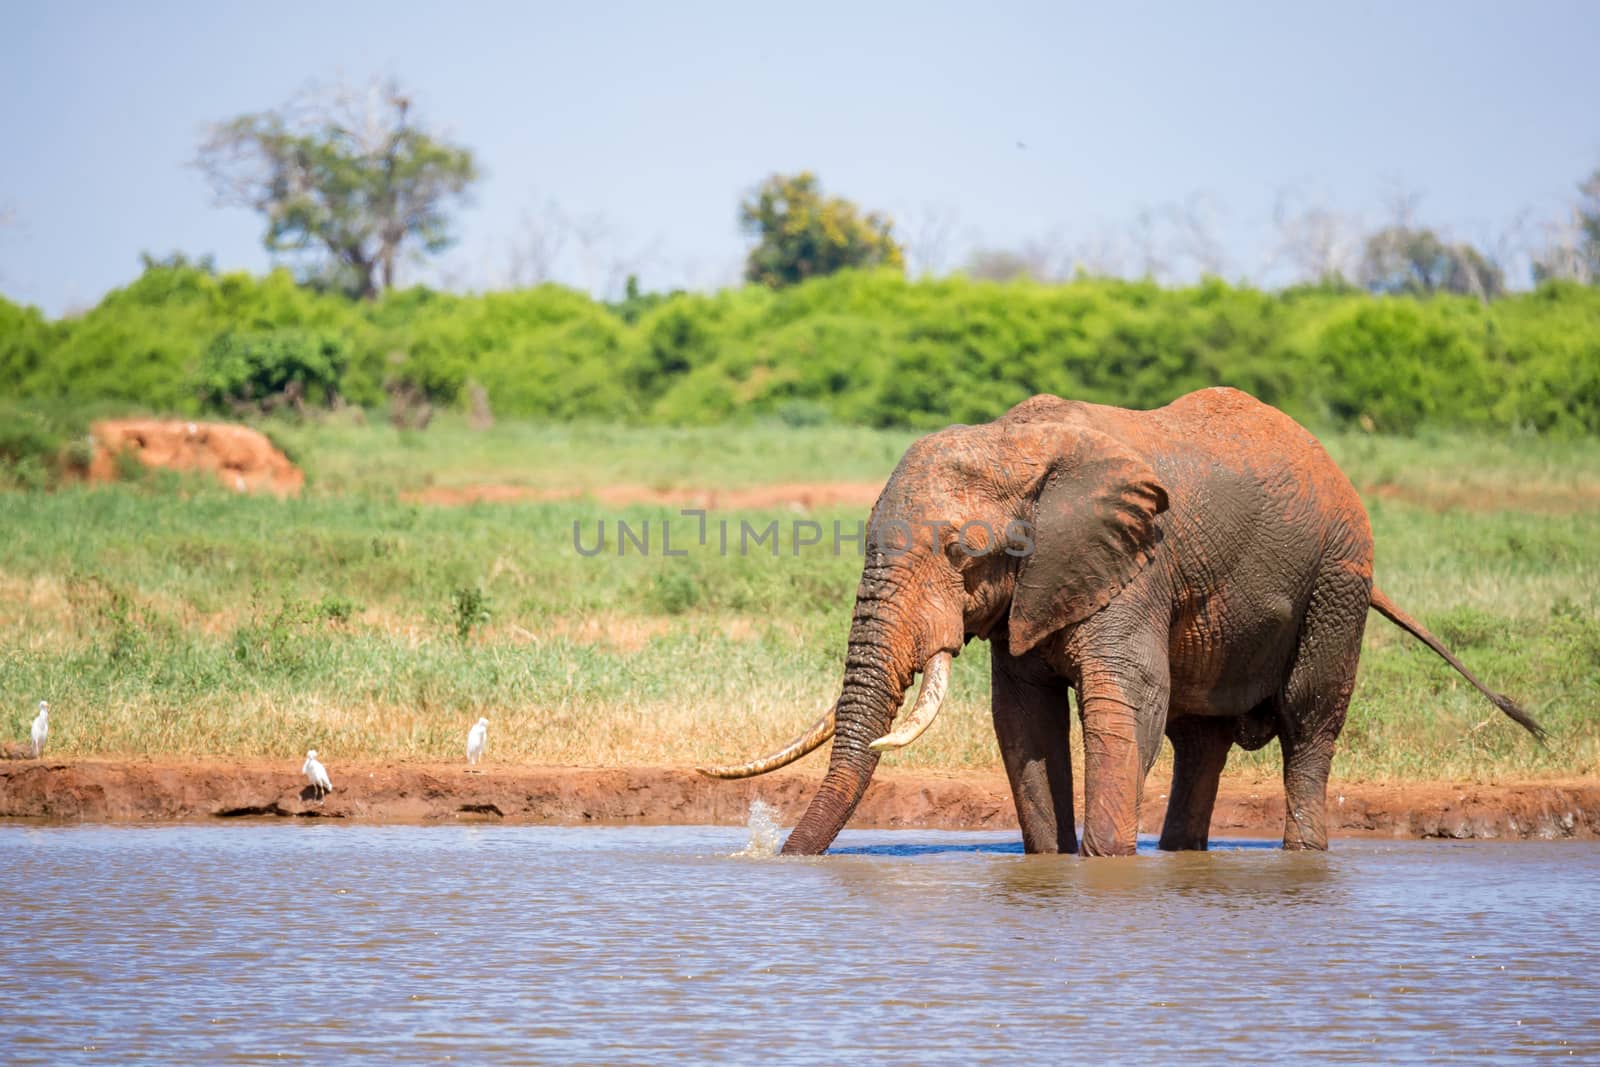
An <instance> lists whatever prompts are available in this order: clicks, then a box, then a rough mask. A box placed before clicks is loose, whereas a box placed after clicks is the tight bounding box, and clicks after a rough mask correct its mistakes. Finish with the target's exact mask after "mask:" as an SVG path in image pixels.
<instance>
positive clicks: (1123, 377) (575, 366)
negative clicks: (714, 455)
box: [0, 260, 1600, 437]
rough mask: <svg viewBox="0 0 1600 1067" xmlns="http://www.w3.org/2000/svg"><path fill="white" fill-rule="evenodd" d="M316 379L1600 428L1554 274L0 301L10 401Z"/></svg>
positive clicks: (180, 292)
mask: <svg viewBox="0 0 1600 1067" xmlns="http://www.w3.org/2000/svg"><path fill="white" fill-rule="evenodd" d="M647 297H648V298H647ZM297 375H298V376H299V377H296V376H297ZM299 380H303V381H304V388H305V389H306V391H307V393H308V394H313V393H314V394H315V395H316V396H317V397H319V398H326V397H331V396H332V395H333V394H334V393H335V392H337V393H338V394H339V395H341V396H343V397H344V398H345V399H347V400H348V401H350V402H351V403H355V404H359V405H362V406H367V407H376V406H379V405H382V404H384V403H386V402H389V400H390V399H391V398H392V397H393V396H394V395H395V394H396V391H397V390H398V391H399V392H401V393H403V394H404V395H406V396H407V397H410V398H412V399H413V400H414V401H416V402H418V403H423V404H426V405H432V406H440V405H445V406H449V405H457V406H460V405H463V404H465V403H466V401H467V398H466V395H465V394H466V389H465V385H466V383H467V382H468V381H469V380H471V381H476V382H478V383H480V384H482V385H483V386H484V387H485V389H487V391H488V399H489V403H490V405H491V406H492V408H493V410H494V411H495V412H496V413H497V414H499V415H502V416H509V417H513V418H516V417H522V418H528V417H533V418H543V419H555V420H565V419H574V418H600V419H620V420H628V421H637V422H656V423H668V424H679V425H688V424H696V423H703V422H707V421H722V420H728V419H766V418H777V419H783V420H788V421H798V422H800V423H804V424H815V423H819V422H834V423H839V424H845V425H871V426H892V427H916V428H921V427H933V426H940V425H944V424H946V423H949V422H951V421H962V422H974V421H980V420H984V419H989V418H993V417H994V416H995V415H997V414H999V413H1000V412H1002V411H1003V410H1005V408H1006V407H1007V406H1009V405H1011V404H1014V403H1016V402H1017V401H1019V400H1021V399H1023V398H1025V397H1027V396H1030V395H1032V394H1034V393H1039V392H1050V393H1056V394H1059V395H1062V396H1068V397H1073V398H1077V399H1082V400H1088V401H1093V402H1097V403H1107V404H1119V405H1124V406H1129V407H1143V408H1148V407H1156V406H1159V405H1161V404H1164V403H1167V402H1168V401H1170V400H1171V399H1173V398H1174V397H1176V396H1179V395H1181V394H1183V393H1185V392H1188V391H1190V390H1193V389H1197V388H1201V387H1203V386H1208V385H1233V386H1236V387H1238V388H1241V389H1244V390H1245V391H1247V392H1249V393H1251V394H1253V395H1255V396H1257V397H1260V398H1261V399H1262V400H1264V401H1266V402H1268V403H1271V404H1275V405H1277V406H1279V407H1281V408H1283V409H1284V410H1285V411H1288V412H1289V413H1290V414H1292V415H1294V416H1296V417H1297V418H1300V419H1302V420H1304V421H1306V422H1308V423H1309V424H1311V425H1313V426H1316V427H1326V428H1338V427H1343V426H1362V427H1368V428H1372V429H1377V430H1384V431H1391V432H1399V433H1411V432H1416V431H1418V430H1420V429H1423V428H1425V427H1433V428H1440V429H1448V428H1484V429H1498V430H1502V431H1515V432H1532V433H1541V434H1551V435H1557V436H1569V437H1570V436H1578V435H1584V434H1596V433H1600V288H1596V287H1584V286H1578V285H1573V284H1570V283H1564V284H1563V283H1551V284H1547V285H1545V286H1542V287H1541V288H1539V289H1538V290H1536V291H1534V292H1530V293H1521V294H1516V295H1512V296H1507V297H1504V298H1502V299H1499V300H1496V301H1495V302H1493V303H1491V304H1488V305H1484V304H1482V303H1480V302H1479V301H1477V300H1474V299H1469V298H1464V297H1455V296H1435V297H1432V298H1429V299H1419V298H1413V297H1404V296H1398V297H1375V296H1371V295H1369V294H1366V293H1363V292H1359V291H1352V290H1349V289H1344V288H1340V287H1338V286H1334V285H1329V286H1315V287H1302V288H1297V289H1290V290H1284V291H1282V292H1276V293H1268V292H1262V291H1260V290H1255V289H1250V288H1244V287H1236V286H1230V285H1227V284H1225V283H1223V282H1220V281H1216V280H1209V281H1206V282H1205V283H1203V284H1201V285H1198V286H1193V287H1189V288H1182V289H1163V288H1161V287H1159V286H1157V285H1154V284H1152V283H1149V282H1126V281H1118V280H1113V279H1080V280H1077V281H1073V282H1070V283H1066V284H1042V283H1038V282H1034V281H1030V280H1027V279H1020V280H1016V281H1011V282H1004V283H996V282H983V281H973V280H970V279H967V278H963V277H951V278H941V279H935V280H924V281H910V280H907V279H906V278H905V277H904V276H903V275H901V274H900V273H899V272H898V271H894V270H886V271H877V272H874V271H849V270H847V271H840V272H838V273H834V274H831V275H828V276H826V277H819V278H814V279H811V280H809V281H806V282H804V283H802V284H799V285H795V286H792V287H788V288H784V289H781V290H778V291H774V290H771V289H768V288H767V287H765V286H759V285H751V286H745V287H743V288H738V289H726V290H722V291H720V292H717V293H712V294H693V293H673V294H639V293H637V292H635V293H634V295H633V296H632V297H630V299H629V300H627V301H624V302H622V303H620V304H618V305H615V306H610V307H608V306H607V305H605V304H602V303H598V302H596V301H593V300H591V299H590V298H589V297H587V296H585V295H584V294H582V293H578V292H575V291H573V290H571V289H566V288H563V287H561V286H556V285H542V286H538V287H535V288H531V289H524V290H517V291H511V292H494V293H484V294H479V295H458V294H450V293H438V292H432V291H429V290H426V289H421V288H413V289H409V290H402V291H396V292H390V293H386V294H385V295H384V296H383V298H382V299H380V300H378V301H376V302H352V301H349V300H346V299H344V298H342V297H339V296H336V295H330V294H325V293H315V292H310V291H308V290H306V289H304V288H302V287H299V286H296V285H295V284H294V282H293V280H292V279H291V278H290V277H289V276H288V275H287V274H286V273H283V272H274V273H272V274H269V275H267V276H265V277H251V276H249V275H245V274H225V275H217V274H214V273H212V272H210V271H209V270H206V269H204V268H203V267H195V266H193V265H190V264H187V263H184V262H181V261H176V260H175V261H168V262H162V263H151V264H150V265H149V266H148V268H147V269H146V271H145V272H144V273H143V274H142V275H141V276H140V277H139V278H138V279H136V280H135V281H134V282H133V283H132V284H130V285H129V286H127V287H126V288H124V289H121V290H117V291H115V292H112V293H109V294H107V296H106V298H105V299H104V300H102V301H101V303H100V304H99V305H98V306H97V307H95V308H93V309H92V310H90V311H89V312H87V313H86V314H84V315H83V316H81V317H80V318H77V319H74V320H68V321H62V322H54V323H52V322H47V321H45V320H44V319H43V318H42V317H41V316H40V315H39V314H38V313H37V312H36V311H34V310H32V309H29V308H22V307H18V306H17V305H14V304H9V303H6V302H5V301H3V300H0V393H4V394H7V395H11V396H13V397H14V398H16V399H18V400H25V401H28V402H33V401H39V400H57V401H61V402H65V403H70V404H74V405H82V404H84V403H97V404H101V405H105V404H114V405H122V406H123V407H127V406H138V407H141V408H145V409H148V410H155V411H167V412H188V411H193V410H197V409H198V408H199V407H200V405H201V404H202V403H205V404H209V405H212V406H226V405H230V404H235V403H239V402H241V401H243V402H250V401H260V400H261V399H263V398H264V397H266V396H270V395H273V391H274V390H277V391H280V392H281V390H282V389H283V388H284V387H285V383H286V382H292V381H299ZM197 383H199V384H200V386H201V387H200V388H198V389H197V388H196V384H197ZM308 399H310V396H309V395H308ZM424 421H425V420H424Z"/></svg>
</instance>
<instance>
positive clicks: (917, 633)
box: [783, 563, 950, 855]
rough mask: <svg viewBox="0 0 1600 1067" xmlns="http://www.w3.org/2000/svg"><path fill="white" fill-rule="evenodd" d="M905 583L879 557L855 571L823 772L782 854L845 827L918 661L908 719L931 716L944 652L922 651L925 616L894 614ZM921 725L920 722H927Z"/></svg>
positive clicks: (800, 850) (805, 850)
mask: <svg viewBox="0 0 1600 1067" xmlns="http://www.w3.org/2000/svg"><path fill="white" fill-rule="evenodd" d="M905 585H906V575H905V573H904V572H903V571H900V572H897V570H896V569H895V568H893V567H889V566H885V565H883V564H882V563H879V564H878V565H877V566H874V565H871V564H869V565H868V567H867V569H866V571H865V573H864V574H863V575H862V581H861V589H860V592H859V593H858V594H857V596H856V610H855V618H854V619H853V620H852V622H851V625H850V645H849V651H848V654H847V656H846V659H845V674H844V687H843V690H842V691H841V692H840V694H839V703H838V704H837V705H836V708H835V712H834V735H833V749H832V751H831V752H830V754H829V758H828V773H827V776H826V777H825V778H824V779H823V781H822V785H821V786H819V787H818V789H817V793H816V795H815V796H814V797H812V798H811V804H810V806H809V807H807V808H806V811H805V814H804V815H802V816H801V817H800V822H799V824H798V825H796V826H795V828H794V832H793V833H791V834H790V835H789V839H788V840H787V841H786V842H784V845H783V851H784V852H785V853H786V854H788V855H816V854H817V853H820V852H823V851H826V850H827V848H828V846H829V845H830V844H832V843H833V839H834V838H835V837H837V836H838V834H839V831H840V830H842V829H843V828H844V824H845V823H846V822H847V821H848V820H849V818H850V815H851V813H852V812H854V811H855V809H856V805H857V804H858V803H860V802H861V796H862V794H863V793H865V792H866V790H867V784H868V782H870V781H871V779H872V772H873V770H874V769H875V768H876V767H877V766H878V752H877V750H876V749H875V748H874V747H873V743H874V742H876V741H879V740H880V739H882V738H883V737H884V735H885V734H887V733H889V728H890V726H891V725H892V724H893V723H894V717H895V713H896V712H898V711H899V710H900V704H901V702H902V701H903V700H904V699H905V695H906V690H907V689H908V688H910V685H911V679H912V677H913V676H914V675H915V673H916V671H917V669H918V668H919V667H921V668H923V670H924V675H923V692H922V694H921V695H920V696H919V698H918V701H917V705H918V709H919V712H918V715H916V716H913V718H914V719H915V718H918V717H920V718H922V719H924V720H931V718H932V715H933V712H935V711H937V707H936V705H937V702H938V699H939V698H940V697H942V695H943V692H944V680H945V678H946V677H948V669H949V662H950V656H949V653H948V652H945V651H937V652H936V654H933V655H931V656H930V655H929V654H928V652H927V651H924V650H925V649H927V648H928V646H929V639H928V635H927V634H926V633H924V632H923V630H924V624H925V623H926V622H927V621H928V620H926V619H917V618H903V617H901V614H902V604H903V602H902V600H901V598H902V597H903V596H904V595H905V594H906V589H905ZM923 657H927V658H926V660H924V658H923ZM930 700H931V704H930ZM921 725H922V726H923V727H925V726H926V721H923V722H922V724H921Z"/></svg>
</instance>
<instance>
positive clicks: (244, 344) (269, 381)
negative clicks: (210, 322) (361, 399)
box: [196, 330, 350, 411]
mask: <svg viewBox="0 0 1600 1067" xmlns="http://www.w3.org/2000/svg"><path fill="white" fill-rule="evenodd" d="M349 362H350V355H349V352H348V351H347V350H346V348H345V346H344V344H343V342H341V341H340V340H339V339H338V338H337V337H332V336H328V335H324V334H319V333H314V332H311V331H307V330H275V331H272V332H268V333H261V332H255V333H231V332H230V333H221V334H218V335H217V337H216V339H215V340H213V341H212V342H211V344H210V346H209V347H207V349H206V352H205V355H204V356H203V357H201V360H200V368H199V371H198V373H197V374H196V383H197V385H198V387H199V391H200V398H201V400H202V402H203V403H204V404H205V405H206V406H207V407H208V408H211V409H213V410H218V411H236V410H238V409H240V408H242V407H254V408H259V409H268V408H273V407H277V406H279V405H281V404H285V403H288V404H295V405H297V406H298V405H301V404H308V403H309V404H314V405H319V406H323V405H327V404H328V403H330V402H331V401H333V400H334V399H335V398H336V397H337V396H338V395H339V382H340V381H341V380H343V378H344V374H345V369H346V367H347V366H348V365H349Z"/></svg>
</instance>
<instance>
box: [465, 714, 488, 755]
mask: <svg viewBox="0 0 1600 1067" xmlns="http://www.w3.org/2000/svg"><path fill="white" fill-rule="evenodd" d="M488 739H489V720H488V719H479V720H478V724H477V725H476V726H474V727H473V728H472V729H471V730H469V731H468V732H467V765H468V766H475V765H476V764H477V762H478V761H479V760H480V759H482V758H483V746H484V742H486V741H487V740H488Z"/></svg>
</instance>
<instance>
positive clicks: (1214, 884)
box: [0, 823, 1600, 1063]
mask: <svg viewBox="0 0 1600 1067" xmlns="http://www.w3.org/2000/svg"><path fill="white" fill-rule="evenodd" d="M749 836H750V835H749V833H748V832H747V831H745V830H737V829H675V828H637V829H589V828H585V829H558V828H547V827H497V826H453V827H365V826H332V825H306V824H304V823H292V824H282V823H278V824H257V825H225V826H224V825H206V826H173V827H147V828H136V829H129V828H105V827H39V826H18V825H9V826H0V946H3V948H0V951H3V952H4V957H3V962H0V1006H3V1007H0V1060H4V1061H6V1062H9V1063H61V1062H107V1063H113V1062H115V1063H121V1062H128V1061H139V1060H143V1061H157V1062H167V1063H170V1062H212V1063H248V1062H256V1061H260V1060H266V1059H276V1058H279V1057H282V1056H287V1057H289V1058H292V1059H305V1060H315V1061H320V1062H340V1061H344V1060H348V1059H357V1058H362V1057H370V1058H371V1059H373V1060H382V1061H402V1062H408V1061H415V1062H430V1063H431V1062H440V1061H443V1060H447V1059H455V1060H457V1061H458V1062H471V1063H496V1062H506V1063H510V1062H527V1063H534V1062H538V1063H549V1062H585V1063H627V1062H643V1063H663V1062H673V1063H676V1062H708V1061H717V1062H733V1063H753V1062H757V1061H758V1060H761V1061H770V1062H774V1063H836V1062H841V1061H848V1062H864V1061H866V1060H867V1059H868V1057H869V1056H872V1057H875V1058H877V1059H880V1060H883V1061H887V1062H915V1063H931V1062H963V1063H965V1062H994V1063H1013V1062H1018V1061H1020V1060H1022V1059H1024V1058H1028V1059H1031V1060H1034V1061H1037V1062H1066V1061H1069V1060H1070V1061H1075V1062H1082V1063H1148V1062H1157V1063H1181V1062H1208V1063H1216V1062H1224V1061H1226V1062H1233V1063H1249V1062H1273V1063H1283V1062H1286V1061H1287V1059H1288V1058H1289V1057H1295V1058H1300V1059H1309V1060H1314V1061H1335V1060H1345V1061H1357V1062H1387V1063H1459V1062H1464V1061H1507V1062H1509V1061H1520V1060H1525V1059H1537V1058H1545V1057H1549V1058H1558V1057H1559V1058H1562V1059H1566V1060H1568V1062H1591V1063H1592V1062H1597V1059H1600V924H1597V923H1596V921H1595V915H1596V914H1597V913H1600V908H1597V903H1600V902H1597V899H1596V896H1597V890H1596V887H1597V886H1600V846H1596V845H1595V844H1592V843H1563V844H1505V845H1499V844H1492V843H1472V844H1442V843H1421V844H1415V843H1407V844H1388V843H1373V842H1353V841H1341V842H1338V843H1337V845H1336V849H1335V851H1333V852H1332V853H1329V854H1327V855H1286V854H1284V853H1281V852H1279V851H1277V850H1276V849H1272V848H1266V847H1248V846H1247V847H1239V848H1235V849H1232V850H1227V851H1214V852H1212V853H1210V854H1204V855H1182V856H1166V855H1160V854H1156V853H1147V854H1143V855H1140V856H1138V857H1136V858H1133V859H1129V860H1104V861H1097V862H1088V863H1085V862H1081V861H1078V860H1074V859H1064V860H1063V859H1043V858H1029V857H1024V856H1022V855H1020V854H1019V849H1018V846H1016V845H1015V844H1014V843H1013V840H1012V837H1013V835H1011V834H954V833H937V832H916V833H908V832H898V833H855V834H850V833H847V834H846V835H844V837H842V838H841V839H840V849H839V853H840V854H836V855H833V856H829V857H827V858H825V859H822V860H801V861H788V860H776V859H771V858H753V857H749V856H743V857H735V856H733V855H732V854H733V853H735V852H738V851H740V850H742V849H744V848H745V846H746V844H747V839H748V838H749ZM758 851H759V850H758Z"/></svg>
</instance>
